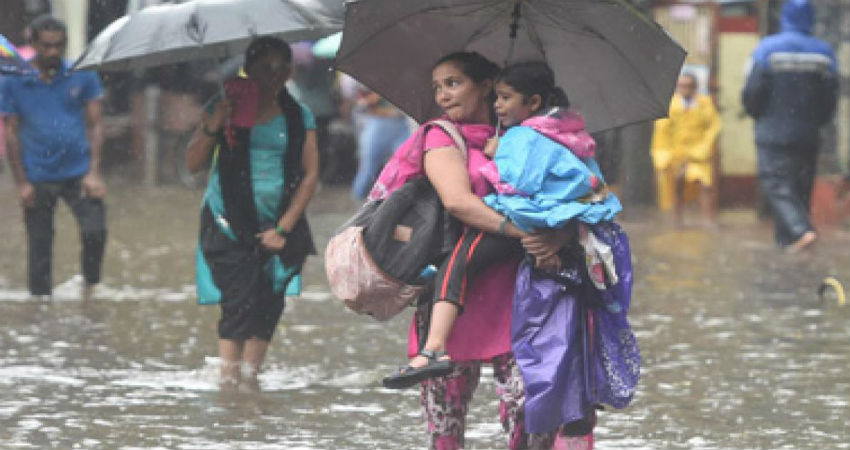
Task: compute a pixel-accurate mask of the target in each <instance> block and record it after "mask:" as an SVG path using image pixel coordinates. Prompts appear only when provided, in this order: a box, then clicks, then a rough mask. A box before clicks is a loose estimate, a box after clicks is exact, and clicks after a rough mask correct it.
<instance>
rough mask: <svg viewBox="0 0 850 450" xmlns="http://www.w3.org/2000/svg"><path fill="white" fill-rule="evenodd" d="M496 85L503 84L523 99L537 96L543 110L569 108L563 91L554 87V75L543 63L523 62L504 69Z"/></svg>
mask: <svg viewBox="0 0 850 450" xmlns="http://www.w3.org/2000/svg"><path fill="white" fill-rule="evenodd" d="M496 82H497V83H505V84H507V85H508V86H510V87H512V88H513V89H514V90H515V91H517V92H519V93H520V94H522V95H523V97H525V99H526V100H528V98H530V97H531V96H532V95H535V94H536V95H539V96H540V99H541V106H542V108H541V109H543V108H546V109H548V108H553V107H556V106H557V107H561V108H569V107H570V99H569V98H568V97H567V94H566V92H564V90H563V89H561V88H560V87H558V86H556V85H555V73H554V72H553V71H552V69H551V68H550V67H549V65H548V64H546V63H544V62H524V63H517V64H513V65H510V66H508V67H505V68H504V69H503V70H502V72H501V73H500V74H499V76H497V77H496Z"/></svg>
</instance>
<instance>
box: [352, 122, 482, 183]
mask: <svg viewBox="0 0 850 450" xmlns="http://www.w3.org/2000/svg"><path fill="white" fill-rule="evenodd" d="M441 119H447V118H446V117H441ZM453 123H454V122H453ZM454 125H455V126H456V127H457V128H458V130H459V131H460V134H461V135H462V136H463V138H464V140H465V141H466V147H467V150H468V153H469V164H468V165H469V167H468V170H469V174H470V177H471V178H476V177H478V178H480V166H481V165H482V164H484V163H486V162H487V159H486V158H485V157H484V156H483V154H481V150H482V149H483V148H484V145H485V143H486V142H487V139H489V138H490V137H491V136H493V133H494V128H493V127H492V126H490V125H487V124H475V123H454ZM433 126H437V125H434V124H433V123H432V122H426V123H424V124H422V126H420V127H419V129H417V130H416V132H414V133H413V134H412V135H411V136H410V137H409V138H407V140H406V141H404V143H403V144H401V146H399V148H398V149H397V150H396V151H395V153H394V154H393V156H392V158H390V160H389V161H388V162H387V164H386V165H385V166H384V168H383V170H381V173H380V174H379V175H378V180H377V181H376V182H375V185H374V186H372V191H371V192H370V193H369V197H368V199H369V200H378V199H384V198H387V197H388V196H389V195H390V194H392V193H393V192H394V191H395V190H396V189H398V188H400V187H401V186H402V185H404V183H406V182H408V181H410V180H412V179H415V178H418V177H421V176H424V175H425V169H424V165H423V163H424V158H425V135H426V134H427V133H428V130H430V129H431V127H433ZM479 155H480V156H481V157H480V158H479V157H478V156H479ZM472 181H473V184H475V180H472Z"/></svg>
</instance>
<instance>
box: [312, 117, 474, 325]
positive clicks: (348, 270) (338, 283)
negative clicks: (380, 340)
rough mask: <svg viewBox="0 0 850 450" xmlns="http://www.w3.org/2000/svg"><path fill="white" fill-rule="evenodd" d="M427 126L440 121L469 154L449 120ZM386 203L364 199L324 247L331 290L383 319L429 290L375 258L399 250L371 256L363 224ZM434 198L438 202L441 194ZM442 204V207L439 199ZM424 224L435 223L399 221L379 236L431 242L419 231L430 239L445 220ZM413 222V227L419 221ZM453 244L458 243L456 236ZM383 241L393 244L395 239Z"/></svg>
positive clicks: (354, 307)
mask: <svg viewBox="0 0 850 450" xmlns="http://www.w3.org/2000/svg"><path fill="white" fill-rule="evenodd" d="M429 126H439V127H440V128H442V129H443V130H445V131H446V133H448V134H449V136H451V137H452V140H453V141H454V142H455V145H456V146H457V147H458V148H459V149H460V150H461V151H462V152H463V153H464V156H465V155H466V143H465V142H464V139H463V137H462V136H461V134H460V132H459V131H458V130H457V129H456V128H455V126H454V125H453V124H452V123H451V122H448V121H445V120H436V121H433V122H430V123H429V124H428V125H426V127H424V128H426V129H427V128H428V127H429ZM399 151H402V149H399ZM418 178H419V179H421V178H422V176H421V175H420V176H419V177H418ZM416 180H417V179H410V180H409V181H408V183H417V181H416ZM419 184H421V183H419ZM412 187H413V186H412V185H411V186H405V187H404V188H402V189H400V190H404V189H407V188H412ZM431 189H433V188H431ZM433 196H436V194H433ZM432 200H433V199H432ZM384 203H385V200H384V199H376V200H370V201H369V202H367V203H366V204H365V205H363V206H362V207H361V209H360V210H359V211H358V213H357V214H355V216H354V217H353V218H352V219H351V220H349V221H348V223H347V224H346V225H344V226H343V228H342V231H340V232H339V233H338V234H336V235H335V236H333V237H332V238H331V240H330V241H329V242H328V246H327V249H326V250H325V272H326V273H327V277H328V282H329V283H330V287H331V291H332V292H333V294H334V295H335V296H337V297H338V298H340V299H342V301H343V302H344V303H345V305H346V306H348V307H349V308H350V309H352V310H353V311H355V312H356V313H358V314H368V315H371V316H372V317H374V318H375V319H377V320H380V321H385V320H389V319H390V318H392V317H393V316H395V315H396V314H398V313H399V312H401V311H402V310H403V309H404V308H405V307H407V306H409V305H411V304H413V303H414V302H415V301H416V300H417V299H418V298H419V296H420V295H421V294H422V292H423V291H424V290H425V285H419V284H413V282H411V281H410V280H408V281H405V280H402V279H400V278H398V277H396V276H393V275H391V274H390V273H388V272H389V271H392V269H395V267H386V269H387V270H384V269H382V268H381V267H380V266H379V265H378V264H377V263H376V260H387V259H392V257H395V256H399V255H400V254H397V255H380V254H378V255H375V256H376V257H373V255H371V254H370V252H369V245H367V242H366V241H367V239H366V238H365V237H364V228H367V227H368V226H369V225H370V224H371V222H372V219H373V218H374V217H376V216H380V212H379V211H378V210H379V209H380V207H381V205H382V204H384ZM436 203H438V204H439V200H438V199H437V201H436ZM439 207H440V208H442V206H441V205H439ZM426 226H430V227H431V228H430V229H429V230H428V232H426V233H424V234H418V233H417V231H416V230H415V229H414V230H413V231H412V232H411V231H410V230H409V229H407V230H400V229H401V228H409V227H405V226H402V225H398V226H397V227H395V229H394V230H385V231H386V232H382V235H381V236H379V238H381V239H384V240H385V241H392V240H396V241H398V242H407V241H404V239H407V240H409V241H410V244H411V245H414V244H419V245H418V247H419V248H423V247H427V246H429V245H431V244H430V242H427V243H426V242H414V240H416V239H420V236H421V239H432V238H433V235H434V234H435V233H438V232H439V230H436V229H435V228H438V227H440V226H442V225H435V224H434V223H429V224H427V225H426ZM413 227H414V228H415V227H416V225H414V226H413ZM371 231H374V230H371ZM367 234H368V233H367ZM373 234H374V233H373ZM426 235H427V236H426ZM370 236H373V235H370ZM371 243H372V242H370V243H369V244H371ZM390 243H391V242H390ZM423 244H424V245H423ZM452 244H454V243H453V242H452ZM405 245H406V244H405ZM376 247H381V246H380V245H376V246H373V247H372V248H376ZM384 247H392V245H389V246H384ZM401 256H404V255H401ZM387 257H389V258H387ZM424 266H425V264H423V266H422V267H421V268H419V267H418V266H417V267H416V269H418V270H421V269H424ZM417 273H418V272H417Z"/></svg>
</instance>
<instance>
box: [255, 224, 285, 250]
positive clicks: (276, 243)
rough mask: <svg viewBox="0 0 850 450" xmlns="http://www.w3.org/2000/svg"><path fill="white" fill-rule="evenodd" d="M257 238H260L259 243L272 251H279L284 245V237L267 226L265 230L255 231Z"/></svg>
mask: <svg viewBox="0 0 850 450" xmlns="http://www.w3.org/2000/svg"><path fill="white" fill-rule="evenodd" d="M257 239H259V240H260V245H262V246H263V248H264V249H266V250H269V251H272V252H279V251H281V250H283V247H284V246H285V245H286V238H285V237H283V236H281V235H279V234H277V231H275V230H274V228H269V229H268V230H266V231H263V232H261V233H257Z"/></svg>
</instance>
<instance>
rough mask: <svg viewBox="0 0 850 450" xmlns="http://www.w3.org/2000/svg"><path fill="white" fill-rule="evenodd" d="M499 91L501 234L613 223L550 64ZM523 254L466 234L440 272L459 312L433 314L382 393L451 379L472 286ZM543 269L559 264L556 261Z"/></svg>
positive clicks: (518, 69)
mask: <svg viewBox="0 0 850 450" xmlns="http://www.w3.org/2000/svg"><path fill="white" fill-rule="evenodd" d="M495 92H496V94H497V98H496V101H495V112H496V114H497V115H498V118H499V121H500V123H501V124H502V126H504V127H506V128H509V129H508V131H507V132H506V133H505V135H504V136H503V137H502V138H501V139H498V138H496V139H493V140H491V142H490V144H489V145H488V150H485V152H487V151H489V156H491V157H494V159H493V161H492V162H491V163H490V164H489V165H485V167H484V168H483V169H482V172H483V173H484V175H485V177H486V178H487V179H488V180H489V181H490V182H491V184H492V185H493V187H494V189H495V191H496V192H495V193H494V194H490V195H488V196H487V197H485V198H484V201H485V202H486V203H487V204H488V205H489V206H490V207H492V208H494V209H496V210H497V211H499V212H500V213H502V214H503V215H505V217H506V219H505V222H503V227H502V229H504V227H505V226H507V220H508V219H510V221H511V222H512V223H513V224H514V225H516V226H517V227H519V228H520V229H522V230H523V231H526V232H530V231H533V230H535V229H541V228H562V227H564V226H566V225H567V224H568V222H570V221H571V220H573V219H577V220H578V221H580V222H584V223H598V222H600V221H611V220H612V219H613V218H614V216H615V215H616V214H617V213H618V212H619V211H620V210H621V209H622V207H621V205H620V202H619V200H618V199H617V197H616V196H614V195H613V194H611V193H609V192H608V190H607V187H606V186H605V183H604V181H603V179H602V175H601V173H600V171H599V168H598V166H597V164H596V162H595V161H594V160H593V156H594V150H595V146H596V144H595V142H594V141H593V139H592V138H591V137H590V135H589V134H588V133H587V132H586V131H585V129H584V120H583V119H582V118H581V117H580V116H579V115H578V114H576V113H572V112H569V111H568V110H567V108H568V107H569V101H568V99H567V96H566V95H565V94H564V92H563V91H562V90H561V89H560V88H558V87H557V86H555V84H554V75H553V73H552V70H551V69H550V68H549V67H548V66H547V65H546V64H544V63H536V62H535V63H522V64H516V65H513V66H511V67H508V68H506V69H504V70H503V71H502V73H501V74H500V76H499V77H498V78H497V80H496V84H495ZM582 232H583V236H584V237H583V238H582V241H583V243H584V244H587V245H585V248H586V249H588V248H589V250H587V252H588V256H590V257H591V260H592V261H595V262H606V261H607V262H609V264H607V265H605V264H602V265H599V264H597V265H596V266H595V268H594V269H593V270H594V271H595V272H596V275H597V276H596V277H595V280H596V281H598V282H599V283H598V284H597V286H599V287H603V288H604V287H605V278H604V277H605V276H606V274H607V275H608V276H609V277H613V279H616V273H615V271H614V270H613V267H612V266H611V264H610V259H611V258H610V257H607V256H606V255H610V251H608V250H606V249H605V247H604V246H598V248H595V249H594V248H591V247H592V246H593V245H596V244H598V241H597V240H596V239H595V238H594V237H592V236H591V235H590V234H587V232H586V230H582ZM588 242H590V244H588ZM589 246H590V247H589ZM609 250H610V249H609ZM521 251H522V247H521V246H520V245H519V242H518V241H517V240H516V239H513V238H508V237H506V236H500V235H493V234H488V233H483V232H481V231H479V230H475V229H471V228H467V229H466V230H464V233H463V235H462V236H461V238H460V240H459V241H458V243H457V246H456V247H455V249H454V251H453V252H452V254H451V256H450V257H449V258H448V259H447V260H446V261H444V262H443V263H442V264H441V266H440V268H439V270H438V272H437V278H436V282H435V293H434V297H433V300H434V302H435V303H436V302H447V303H449V304H452V305H454V306H455V308H454V309H453V311H454V312H455V314H454V315H450V316H449V317H446V315H445V314H440V315H437V314H432V316H431V323H430V328H429V332H428V338H427V341H426V342H425V345H424V349H423V351H422V352H420V355H419V357H417V358H414V360H412V361H411V362H410V364H409V365H408V366H406V367H402V368H400V369H399V370H397V371H396V372H395V373H394V374H392V375H390V376H388V377H386V378H384V380H383V384H384V386H385V387H388V388H405V387H409V386H412V385H414V384H416V383H418V382H420V381H422V380H424V379H427V378H431V377H437V376H443V375H446V374H448V373H450V372H451V370H452V364H451V360H450V358H449V356H448V355H447V354H446V352H445V342H446V340H447V339H448V336H449V334H450V333H451V329H452V326H453V323H454V320H455V319H456V317H457V315H458V314H460V313H462V311H463V304H464V290H465V286H466V285H467V280H468V279H469V278H471V277H474V276H475V275H476V274H477V273H480V272H481V271H483V269H486V268H487V267H488V266H489V263H490V262H491V261H494V260H498V259H499V258H498V256H502V255H504V254H505V253H506V252H517V253H519V252H521ZM606 252H607V253H606ZM537 263H538V265H545V266H548V267H553V266H554V267H557V266H559V265H560V261H559V256H558V255H551V256H550V257H548V258H544V260H541V261H537ZM606 267H607V270H606ZM613 279H612V280H609V281H614V280H613Z"/></svg>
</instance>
